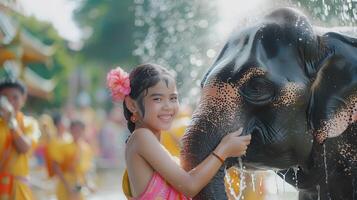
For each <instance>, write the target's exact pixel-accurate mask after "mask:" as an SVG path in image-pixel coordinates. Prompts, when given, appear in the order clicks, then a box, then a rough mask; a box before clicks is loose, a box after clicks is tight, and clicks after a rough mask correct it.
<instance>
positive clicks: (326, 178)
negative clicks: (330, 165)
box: [323, 143, 331, 200]
mask: <svg viewBox="0 0 357 200" xmlns="http://www.w3.org/2000/svg"><path fill="white" fill-rule="evenodd" d="M323 156H324V167H325V183H326V187H327V194H326V195H327V198H328V199H329V200H331V196H330V192H329V191H328V169H327V158H326V144H325V143H324V144H323Z"/></svg>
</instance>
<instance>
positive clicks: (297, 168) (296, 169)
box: [293, 167, 299, 190]
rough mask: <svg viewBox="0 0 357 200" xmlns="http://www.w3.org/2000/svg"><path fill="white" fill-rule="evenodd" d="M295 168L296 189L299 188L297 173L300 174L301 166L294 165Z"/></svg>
mask: <svg viewBox="0 0 357 200" xmlns="http://www.w3.org/2000/svg"><path fill="white" fill-rule="evenodd" d="M293 170H294V174H295V189H297V190H298V183H299V182H298V177H297V174H298V170H299V167H293Z"/></svg>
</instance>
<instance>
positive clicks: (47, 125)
mask: <svg viewBox="0 0 357 200" xmlns="http://www.w3.org/2000/svg"><path fill="white" fill-rule="evenodd" d="M38 123H39V128H40V131H41V136H40V138H39V141H38V145H37V146H36V149H35V153H34V155H35V157H36V161H37V165H38V166H39V167H43V166H44V165H45V164H46V158H45V157H46V154H47V147H48V145H49V143H50V141H51V139H53V138H55V137H56V132H57V130H56V126H55V124H54V122H53V120H52V117H51V116H50V115H48V114H42V115H41V116H40V117H39V118H38Z"/></svg>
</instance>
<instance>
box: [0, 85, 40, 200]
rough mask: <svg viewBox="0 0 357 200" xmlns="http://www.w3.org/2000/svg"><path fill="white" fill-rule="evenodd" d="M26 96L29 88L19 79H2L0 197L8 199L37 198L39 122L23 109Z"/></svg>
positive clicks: (0, 106) (24, 199)
mask: <svg viewBox="0 0 357 200" xmlns="http://www.w3.org/2000/svg"><path fill="white" fill-rule="evenodd" d="M26 96H27V92H26V88H25V86H24V84H23V83H22V82H20V81H19V80H16V79H10V78H7V79H4V80H2V81H0V197H1V199H4V200H7V199H9V200H10V199H11V200H31V199H33V195H32V191H31V189H30V187H29V180H28V176H29V171H30V169H29V160H30V156H31V150H32V149H33V147H34V144H35V143H36V137H35V136H36V135H37V136H38V134H36V133H35V132H37V133H38V128H37V129H36V128H35V127H38V124H37V122H36V120H34V119H33V118H30V117H28V116H25V115H24V114H23V113H22V112H21V109H22V108H23V106H24V105H25V102H26Z"/></svg>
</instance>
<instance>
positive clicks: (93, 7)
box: [2, 0, 357, 200]
mask: <svg viewBox="0 0 357 200" xmlns="http://www.w3.org/2000/svg"><path fill="white" fill-rule="evenodd" d="M356 2H357V1H356V0H346V1H343V0H311V1H310V0H289V1H283V0H281V1H277V0H248V1H247V0H215V1H206V0H194V1H190V0H186V1H185V0H178V1H167V0H106V1H97V0H80V1H79V0H18V1H10V0H2V4H4V5H6V6H8V7H10V8H11V9H10V11H7V13H8V15H9V16H12V17H14V18H13V19H12V20H14V21H16V24H18V26H19V27H21V28H22V29H24V30H26V32H29V33H30V34H31V35H32V36H31V37H34V38H35V39H33V41H36V42H34V43H36V44H37V43H39V42H40V43H41V45H42V46H41V48H42V50H43V54H45V53H44V52H48V53H46V55H43V56H45V57H46V58H45V59H40V61H39V62H32V63H24V64H23V66H25V68H27V69H29V71H31V72H24V73H34V74H37V75H36V76H34V77H35V78H33V80H35V83H31V84H34V86H33V87H34V89H33V90H31V91H32V93H30V98H29V103H28V105H29V104H30V105H31V107H26V108H25V109H26V111H27V112H28V113H31V114H33V115H35V116H39V115H41V113H45V112H51V111H52V110H66V109H73V108H74V107H80V108H83V107H88V106H89V107H91V108H92V109H93V111H94V112H95V113H96V116H97V117H98V118H100V119H101V120H99V121H104V120H103V118H104V116H106V115H107V113H108V112H109V110H111V109H112V107H113V105H112V103H111V101H110V98H109V95H108V92H107V91H106V89H105V74H106V72H107V71H108V70H109V69H110V68H111V67H114V66H117V65H120V66H122V67H123V68H125V69H127V70H130V68H132V67H133V66H135V65H137V64H139V63H142V62H153V63H158V64H162V65H164V66H167V67H169V68H170V69H172V70H174V71H175V72H176V73H177V79H178V85H179V89H180V96H181V102H182V103H183V104H187V105H190V106H192V107H193V108H194V106H195V103H196V99H197V97H198V95H199V91H200V90H199V84H200V80H201V78H202V76H203V74H204V72H205V71H206V70H207V69H208V67H209V66H210V65H211V63H212V62H213V61H214V59H215V57H216V56H217V54H218V53H219V51H220V49H221V48H222V47H223V45H224V42H225V41H226V39H227V38H228V37H229V35H230V33H231V32H232V31H234V30H239V29H241V28H244V27H245V26H247V25H248V24H252V23H254V22H256V21H257V20H259V18H261V17H262V15H264V14H266V13H267V12H268V11H270V10H271V9H273V8H276V7H281V6H292V7H295V8H298V9H300V10H302V11H303V12H304V13H306V14H307V15H308V16H309V17H310V19H311V20H312V21H313V23H314V24H317V25H319V26H355V25H356V19H357V18H356V17H357V8H356V7H357V6H356V4H357V3H356ZM12 17H11V18H12ZM45 50H46V51H45ZM10 64H11V63H10ZM10 64H9V63H7V65H10ZM4 65H5V64H4ZM4 69H9V67H8V68H6V67H5V68H4ZM10 71H11V70H10ZM2 74H4V73H3V72H2ZM19 74H21V73H19ZM46 84H48V85H50V86H53V87H50V86H49V87H47V88H45V87H44V86H45V85H46ZM98 129H99V128H98ZM116 137H118V136H116ZM120 137H122V138H123V137H124V136H120ZM118 141H119V143H118V146H120V145H121V146H123V145H124V142H123V139H118ZM118 149H119V150H120V151H122V150H123V149H122V148H118ZM118 155H119V156H121V157H120V160H119V162H121V164H120V165H119V167H117V168H115V169H114V170H107V171H106V170H102V171H101V173H98V174H99V176H101V177H99V178H98V180H99V181H98V182H99V183H100V184H101V186H100V189H99V190H98V191H97V193H96V194H94V195H91V196H90V198H89V199H107V200H110V199H123V198H124V196H123V194H122V191H121V186H120V185H121V175H122V170H123V167H124V164H123V162H124V160H123V157H122V153H119V154H118ZM105 169H106V168H105ZM107 172H108V173H107ZM98 174H97V175H98ZM246 176H247V177H251V175H250V174H247V175H246ZM35 179H36V178H35ZM253 182H254V179H253ZM255 182H256V183H255V185H259V180H255ZM38 184H43V183H41V180H39V183H38ZM264 185H265V189H264V190H265V193H266V196H265V199H297V192H296V190H295V189H294V187H293V186H290V185H288V184H286V183H284V181H283V180H282V179H281V178H280V177H278V176H277V175H275V174H274V173H273V172H269V174H268V175H266V178H264ZM41 195H42V199H48V198H53V196H50V197H49V196H46V195H48V194H45V193H43V194H42V193H41ZM43 195H44V196H43ZM40 199H41V198H40Z"/></svg>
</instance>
